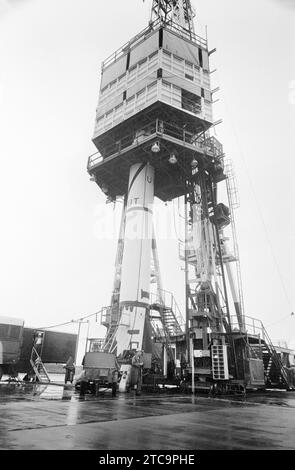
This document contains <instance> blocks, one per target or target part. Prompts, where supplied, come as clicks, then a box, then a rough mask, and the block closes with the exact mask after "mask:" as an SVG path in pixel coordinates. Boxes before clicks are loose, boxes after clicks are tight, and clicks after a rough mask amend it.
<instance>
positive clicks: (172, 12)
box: [151, 0, 195, 34]
mask: <svg viewBox="0 0 295 470" xmlns="http://www.w3.org/2000/svg"><path fill="white" fill-rule="evenodd" d="M194 17H195V13H194V11H193V8H192V4H191V1H190V0H153V2H152V11H151V22H154V21H156V20H160V21H161V22H163V23H165V24H170V25H174V26H176V27H180V28H182V29H184V30H185V31H187V32H189V33H190V34H194V33H195V28H194V22H193V19H194Z"/></svg>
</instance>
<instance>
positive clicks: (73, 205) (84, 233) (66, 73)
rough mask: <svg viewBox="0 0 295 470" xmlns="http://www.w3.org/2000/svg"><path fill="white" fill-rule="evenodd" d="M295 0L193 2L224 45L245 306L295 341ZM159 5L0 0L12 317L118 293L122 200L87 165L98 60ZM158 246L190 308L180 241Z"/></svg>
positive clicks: (221, 61) (221, 135)
mask: <svg viewBox="0 0 295 470" xmlns="http://www.w3.org/2000/svg"><path fill="white" fill-rule="evenodd" d="M294 4H295V2H293V1H291V0H285V1H281V0H280V1H279V0H278V1H276V0H259V2H257V0H256V1H254V0H249V1H247V2H246V1H241V0H224V1H221V0H195V2H194V5H195V7H196V10H197V18H196V25H197V31H198V32H199V33H200V34H201V35H204V34H205V33H204V30H205V25H208V36H209V45H210V48H214V47H216V48H217V52H216V54H213V56H212V64H211V68H212V69H213V68H217V69H218V71H217V72H216V74H214V85H219V86H220V87H221V90H220V93H219V94H218V98H220V101H219V102H218V103H217V104H216V106H215V119H219V118H222V119H223V124H222V125H221V126H219V127H218V128H217V138H218V139H219V140H220V141H222V142H223V144H224V149H225V152H226V154H227V157H228V158H230V159H232V161H233V162H234V166H235V170H236V176H237V182H238V186H239V194H240V200H241V207H240V209H239V210H238V211H237V212H236V219H237V230H238V236H239V245H240V252H241V266H242V278H243V284H244V299H245V306H246V314H248V315H250V316H254V317H258V318H260V319H261V320H262V321H263V322H264V324H265V325H266V326H269V327H268V330H269V332H270V334H271V336H272V338H273V339H285V340H288V341H289V343H291V344H292V343H293V346H294V347H295V317H294V316H293V317H292V316H291V311H292V310H294V309H295V289H294V279H295V230H294V229H295V223H294V201H295V184H294V173H295V164H294V160H295V155H294V148H295V136H294V135H295V134H294V124H295V60H294V42H295V41H294V39H295V30H294V19H295V9H294V8H293V6H294ZM106 6H107V7H106ZM149 7H150V2H149V1H148V0H146V1H145V3H143V2H142V1H141V0H125V1H122V0H121V1H120V0H113V1H112V2H103V1H101V0H83V1H82V0H0V57H1V61H0V134H1V138H0V158H1V172H0V198H1V199H0V201H1V232H0V252H1V257H0V288H1V297H0V315H9V316H15V317H23V318H24V319H25V322H26V325H27V326H34V327H41V326H46V325H52V324H55V323H61V322H63V321H68V320H70V319H72V318H78V317H80V316H83V315H87V314H90V313H92V312H95V311H97V310H98V309H99V308H100V307H101V306H104V305H108V304H109V303H110V295H111V290H112V282H113V275H114V258H115V249H116V241H115V237H113V238H112V239H109V240H101V237H100V236H99V233H98V232H99V230H98V228H99V217H100V215H101V210H102V209H101V208H102V207H103V208H104V210H107V211H109V213H111V212H112V211H113V208H112V206H111V205H108V206H105V196H104V195H103V194H102V193H101V192H100V190H99V189H98V187H97V186H96V185H95V184H94V183H91V182H90V181H89V177H88V175H87V172H86V164H87V157H88V156H89V155H90V154H92V153H94V152H95V148H94V146H93V144H92V142H91V138H92V134H93V129H94V119H95V109H96V105H97V99H98V90H99V80H100V64H101V62H102V60H104V59H105V58H106V57H107V56H108V55H110V54H111V53H112V52H114V51H115V50H116V49H117V48H119V47H120V46H121V45H122V44H124V43H125V42H126V41H128V40H129V39H130V38H131V37H132V36H133V35H135V34H137V33H138V32H139V31H140V30H141V29H143V28H144V27H145V26H146V25H147V22H148V19H149ZM166 210H167V213H169V210H170V214H171V208H169V207H167V208H166ZM159 249H160V261H161V266H162V277H163V280H164V287H165V288H166V289H167V290H170V291H173V292H175V295H176V298H177V300H178V302H179V304H180V306H181V307H183V292H184V287H183V271H181V263H180V262H179V261H178V258H177V243H176V241H175V240H170V241H168V242H167V240H159ZM102 331H103V330H101V329H100V330H98V329H97V331H94V330H93V333H92V334H93V335H96V334H99V335H101V333H102Z"/></svg>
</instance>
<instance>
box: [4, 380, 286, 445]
mask: <svg viewBox="0 0 295 470" xmlns="http://www.w3.org/2000/svg"><path fill="white" fill-rule="evenodd" d="M294 432H295V393H294V392H285V391H269V392H267V393H251V394H250V393H249V394H248V396H247V397H246V398H245V399H244V398H243V399H242V398H241V397H226V398H225V397H219V398H208V397H206V396H205V395H203V396H201V395H197V396H195V397H192V396H191V395H180V394H175V393H171V392H170V393H168V394H166V393H158V394H147V395H142V396H140V397H134V396H133V395H132V394H122V395H118V396H117V397H115V398H112V397H111V393H110V391H106V392H105V393H103V392H102V393H100V395H99V396H98V397H95V396H92V395H85V397H84V398H82V399H81V398H80V397H79V394H78V393H77V392H76V391H75V390H74V387H73V386H71V385H67V386H64V385H61V384H60V385H54V384H32V383H29V384H24V383H16V384H15V383H11V384H9V383H3V382H2V383H0V448H1V449H74V448H75V449H161V450H165V449H178V450H179V449H270V448H272V449H273V448H275V449H276V448H279V449H280V448H283V449H291V448H292V449H293V448H294V444H295V441H294V437H293V436H294Z"/></svg>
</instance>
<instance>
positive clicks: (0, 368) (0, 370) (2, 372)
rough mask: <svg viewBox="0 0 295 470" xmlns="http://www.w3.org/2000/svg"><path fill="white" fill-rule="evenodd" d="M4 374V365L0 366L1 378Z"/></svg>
mask: <svg viewBox="0 0 295 470" xmlns="http://www.w3.org/2000/svg"><path fill="white" fill-rule="evenodd" d="M3 374H4V370H3V367H1V366H0V380H1V379H2V376H3Z"/></svg>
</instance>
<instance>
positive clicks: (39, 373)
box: [30, 347, 50, 383]
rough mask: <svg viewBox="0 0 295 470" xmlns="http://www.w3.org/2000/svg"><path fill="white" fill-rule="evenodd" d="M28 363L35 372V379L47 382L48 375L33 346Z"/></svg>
mask: <svg viewBox="0 0 295 470" xmlns="http://www.w3.org/2000/svg"><path fill="white" fill-rule="evenodd" d="M30 363H31V366H32V369H33V371H34V372H35V380H36V379H38V381H39V382H42V383H49V382H50V378H49V375H48V373H47V370H46V369H45V366H44V364H43V362H42V360H41V357H40V356H39V354H38V352H37V350H36V349H35V347H33V348H32V352H31V358H30Z"/></svg>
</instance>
